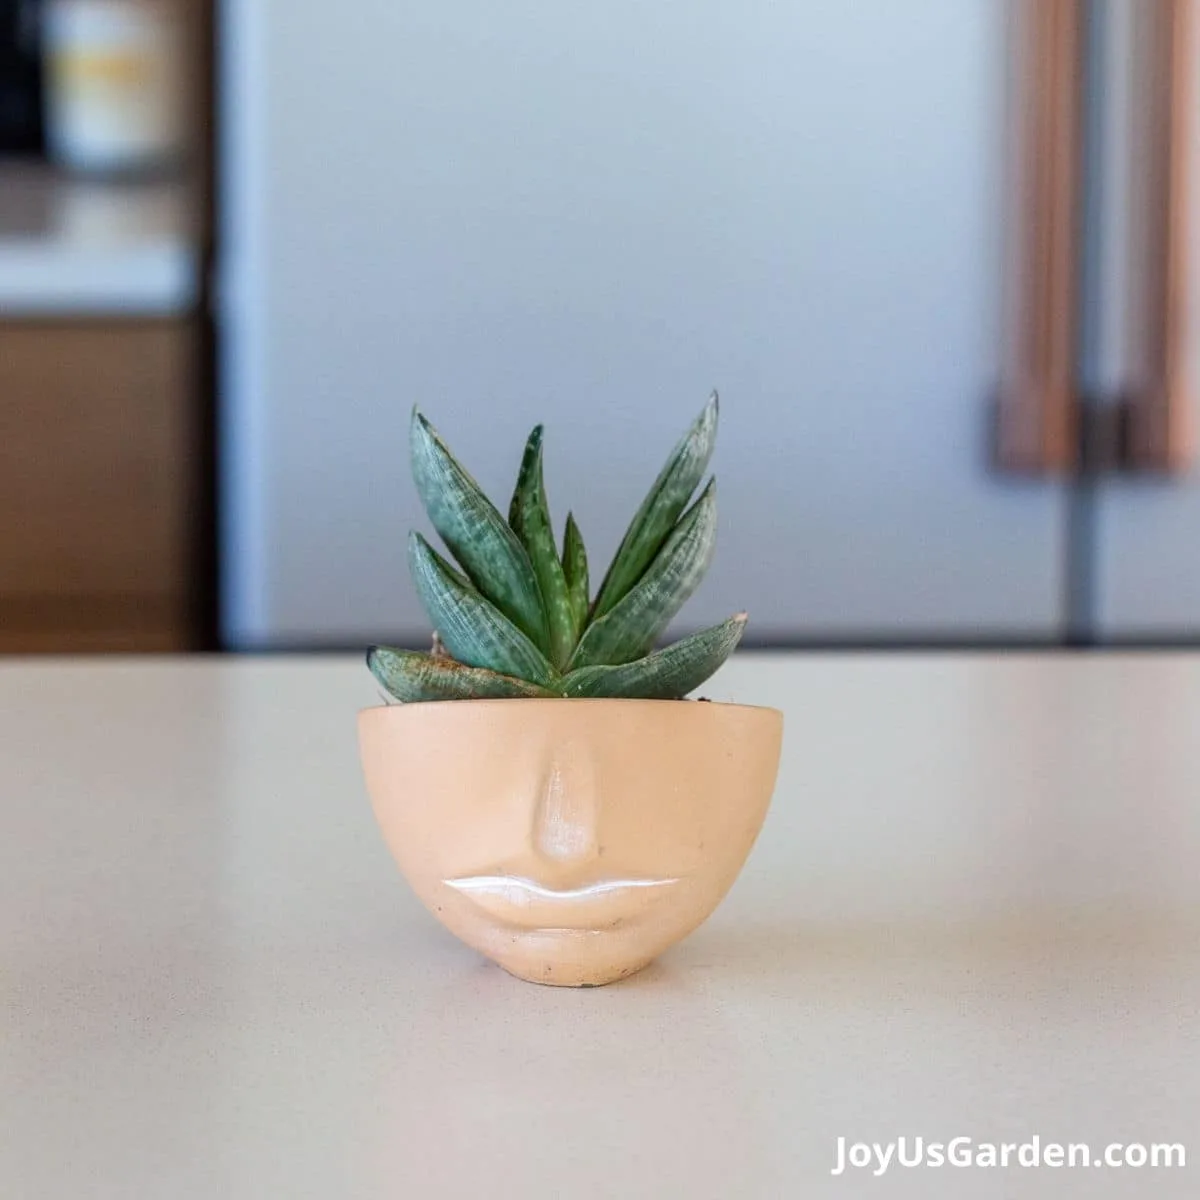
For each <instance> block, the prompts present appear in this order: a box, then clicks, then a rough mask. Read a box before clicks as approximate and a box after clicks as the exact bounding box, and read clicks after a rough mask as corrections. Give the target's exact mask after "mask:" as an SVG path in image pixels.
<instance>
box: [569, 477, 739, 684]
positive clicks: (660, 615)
mask: <svg viewBox="0 0 1200 1200" xmlns="http://www.w3.org/2000/svg"><path fill="white" fill-rule="evenodd" d="M716 537H717V493H716V480H710V481H709V484H708V487H707V488H705V489H704V493H703V494H702V495H701V497H700V499H699V500H697V501H696V503H695V504H693V505H692V507H691V508H690V509H689V510H688V511H687V512H686V513H685V514H684V516H683V518H682V519H681V520H680V522H679V524H678V525H677V526H676V527H675V529H674V530H673V531H672V533H671V536H670V537H668V538H667V541H666V543H665V545H664V546H663V547H662V549H661V550H660V551H659V552H658V554H657V556H656V557H655V559H654V561H653V562H652V563H651V564H650V567H649V568H648V569H647V570H646V572H645V574H643V576H642V578H641V579H640V580H639V581H638V582H637V583H636V584H635V585H634V587H633V589H632V590H631V591H630V592H628V593H627V594H626V596H625V598H624V599H623V600H622V601H621V602H620V603H619V604H618V605H617V606H616V607H615V608H613V609H612V610H611V611H610V612H609V613H608V614H607V615H606V616H603V617H601V618H600V619H599V620H598V621H593V622H592V624H591V625H589V626H588V629H587V632H586V633H584V635H583V637H582V638H581V639H580V642H579V646H578V648H577V649H576V651H575V654H574V657H573V658H572V659H571V664H570V666H571V668H572V669H574V668H575V667H587V666H592V665H594V664H598V663H609V664H616V663H626V662H632V661H633V660H634V659H635V658H641V657H642V655H644V654H646V653H647V652H648V651H649V650H650V649H651V648H652V647H653V645H654V642H655V640H656V639H657V638H658V636H659V634H661V633H662V632H663V630H664V629H666V627H667V626H668V625H669V624H670V622H671V618H672V617H674V616H675V614H676V613H677V612H678V611H679V610H680V608H682V607H683V605H684V603H685V602H686V601H687V599H688V597H689V596H691V594H692V593H693V592H694V591H695V590H696V587H697V585H698V584H699V582H700V580H701V579H702V578H703V576H704V572H705V571H707V570H708V567H709V564H710V563H711V562H712V556H713V550H714V548H715V545H716Z"/></svg>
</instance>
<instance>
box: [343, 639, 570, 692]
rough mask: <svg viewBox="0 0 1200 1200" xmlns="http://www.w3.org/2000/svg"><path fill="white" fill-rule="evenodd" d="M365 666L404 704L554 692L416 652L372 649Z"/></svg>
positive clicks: (388, 647)
mask: <svg viewBox="0 0 1200 1200" xmlns="http://www.w3.org/2000/svg"><path fill="white" fill-rule="evenodd" d="M367 666H368V667H369V668H370V669H371V674H372V675H374V676H375V678H376V679H377V680H378V681H379V683H380V685H381V686H382V687H383V689H384V690H385V691H386V692H387V693H388V694H389V695H390V696H392V697H393V698H394V699H396V700H399V701H401V702H402V703H405V704H412V703H417V702H420V701H430V700H507V699H514V698H523V697H536V696H551V695H554V693H553V692H549V691H547V690H546V689H545V688H542V687H538V685H537V684H535V683H529V682H528V681H527V680H524V679H514V678H513V677H512V676H511V675H500V674H497V673H496V672H495V671H488V670H485V669H484V668H482V667H468V666H464V665H463V664H462V663H460V662H456V661H455V660H454V659H450V658H435V657H433V656H432V655H430V654H424V653H419V652H418V651H416V650H398V649H395V648H393V647H391V646H372V647H371V649H370V650H368V651H367Z"/></svg>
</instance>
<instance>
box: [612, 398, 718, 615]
mask: <svg viewBox="0 0 1200 1200" xmlns="http://www.w3.org/2000/svg"><path fill="white" fill-rule="evenodd" d="M718 413H719V401H718V398H717V393H716V392H713V394H712V396H711V397H710V398H709V401H708V403H707V404H706V405H705V406H704V411H703V412H701V414H700V415H699V416H698V417H697V418H696V420H695V421H694V422H693V424H692V427H691V428H690V429H689V430H688V431H687V433H686V434H685V435H684V436H683V439H682V440H681V441H680V442H679V444H678V445H677V446H676V447H675V449H674V450H673V451H672V452H671V457H670V458H669V459H667V463H666V465H665V466H664V467H663V469H662V471H661V472H660V473H659V476H658V478H657V479H656V480H655V481H654V486H653V487H652V488H651V489H650V493H649V495H648V496H647V497H646V499H645V500H643V501H642V506H641V508H639V509H638V511H637V513H636V514H635V516H634V518H633V520H632V522H631V523H630V525H629V529H628V531H627V532H626V534H625V537H624V539H623V540H622V542H621V545H620V546H619V547H618V549H617V553H616V554H615V555H614V557H613V561H612V565H611V566H610V567H609V568H608V573H607V574H606V575H605V577H604V582H603V583H602V584H601V585H600V591H599V592H598V593H597V595H596V602H595V604H594V605H593V607H592V620H593V621H595V620H598V619H599V618H600V617H603V616H604V615H605V614H606V613H608V612H609V611H611V610H612V609H613V608H615V607H616V605H617V604H619V603H620V601H621V600H622V599H623V598H624V597H625V595H626V594H627V593H628V592H629V589H630V588H632V587H633V586H634V584H636V583H637V582H638V580H639V579H641V577H642V574H643V572H645V570H646V569H647V568H648V567H649V565H650V563H651V562H652V561H653V560H654V556H655V555H656V554H657V553H658V551H659V550H660V549H661V547H662V545H663V543H664V542H665V541H666V539H667V537H668V536H669V535H670V533H671V530H672V529H673V528H674V526H675V522H676V521H678V520H679V514H680V513H682V512H683V510H684V509H685V508H686V507H687V503H688V501H689V500H690V499H691V497H692V493H693V492H694V491H695V490H696V487H697V486H698V485H699V483H700V480H701V479H703V478H704V472H705V471H706V470H707V469H708V463H709V460H710V459H711V458H712V452H713V446H714V445H715V443H716V439H717V417H718Z"/></svg>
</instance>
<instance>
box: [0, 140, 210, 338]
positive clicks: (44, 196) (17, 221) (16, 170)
mask: <svg viewBox="0 0 1200 1200" xmlns="http://www.w3.org/2000/svg"><path fill="white" fill-rule="evenodd" d="M193 191H194V189H193V188H192V187H191V186H190V185H189V183H188V182H187V181H185V180H162V181H145V182H140V181H139V182H117V181H113V182H109V181H97V180H84V179H76V178H72V177H68V176H64V175H62V174H60V173H58V172H56V171H54V170H52V169H51V168H49V167H42V166H37V165H28V164H23V163H4V164H0V320H4V319H13V320H20V319H26V318H41V319H45V318H56V317H64V318H73V319H74V318H80V317H173V316H184V315H187V314H189V313H191V312H192V311H193V310H194V309H195V306H196V304H197V301H198V297H199V294H200V241H199V237H198V236H197V232H196V223H195V221H194V219H193V216H192V207H193V200H192V193H193Z"/></svg>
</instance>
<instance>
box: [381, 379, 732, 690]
mask: <svg viewBox="0 0 1200 1200" xmlns="http://www.w3.org/2000/svg"><path fill="white" fill-rule="evenodd" d="M717 410H718V402H717V396H716V393H714V394H713V396H712V397H711V398H710V400H709V402H708V404H707V405H706V406H705V408H704V411H703V412H701V413H700V415H699V416H698V417H697V418H696V420H695V422H694V423H693V425H692V427H691V428H690V429H689V430H688V431H687V433H686V434H685V435H684V437H683V439H682V440H681V441H680V442H679V444H678V445H677V446H676V447H675V449H674V451H673V452H672V454H671V457H670V458H669V459H668V460H667V463H666V465H665V466H664V467H663V469H662V471H661V472H660V474H659V476H658V478H657V479H656V480H655V482H654V486H653V487H652V488H651V489H650V492H649V494H648V495H647V496H646V499H645V500H644V501H643V502H642V506H641V508H639V509H638V511H637V513H636V514H635V516H634V518H633V521H632V522H631V524H630V526H629V529H628V531H627V532H626V534H625V537H624V540H623V541H622V542H621V545H620V547H619V548H618V550H617V553H616V555H615V557H614V558H613V561H612V565H611V566H610V567H609V569H608V573H607V574H606V575H605V577H604V580H603V582H602V583H601V585H600V589H599V591H598V592H597V594H596V597H595V599H594V600H593V599H589V591H588V561H587V552H586V550H585V549H584V544H583V537H582V535H581V534H580V532H579V527H578V526H577V525H576V524H575V518H574V516H573V515H572V514H568V515H567V520H566V527H565V531H564V535H563V547H562V553H561V555H560V553H559V550H558V547H557V544H556V541H555V536H554V528H553V526H552V524H551V521H550V511H549V506H548V504H547V500H546V487H545V482H544V479H543V469H542V426H540V425H539V426H538V427H537V428H536V429H534V431H533V432H532V433H531V434H530V435H529V440H528V441H527V442H526V444H525V453H524V455H523V457H522V459H521V469H520V472H519V473H518V476H517V485H516V490H515V491H514V493H513V498H512V503H511V505H510V506H509V512H508V520H507V521H506V520H505V519H504V517H503V516H501V514H500V513H499V511H498V510H497V509H496V507H495V506H494V505H493V504H492V503H491V501H490V500H488V498H487V497H486V496H485V495H484V494H483V492H482V491H481V490H480V488H479V485H478V484H477V483H476V482H475V481H474V480H473V479H472V478H471V476H470V475H469V474H468V473H467V472H466V471H465V470H464V469H463V467H462V466H461V465H460V464H459V463H458V461H457V460H456V459H455V457H454V456H453V455H452V454H451V453H450V450H449V449H448V448H447V446H446V444H445V442H443V441H442V439H441V438H440V437H439V436H438V434H437V432H436V431H435V430H434V428H433V426H431V425H430V424H429V422H428V421H427V420H426V419H425V417H424V416H423V415H422V414H421V413H420V412H419V411H417V410H415V409H414V411H413V417H412V426H411V432H410V441H411V452H412V468H413V477H414V479H415V480H416V485H417V490H418V492H419V493H420V497H421V502H422V504H424V506H425V511H426V512H427V514H428V515H429V519H430V521H431V522H432V524H433V527H434V529H436V530H437V532H438V534H439V536H440V537H441V539H442V541H443V542H444V543H445V544H446V546H447V548H448V549H449V550H450V552H451V554H452V555H453V556H454V558H455V559H456V560H457V562H458V564H459V566H460V567H461V568H462V570H461V571H458V570H455V568H454V567H453V566H451V565H450V563H448V562H447V561H446V560H445V559H444V558H443V557H442V556H441V555H440V554H439V553H438V552H437V551H436V550H435V549H434V548H433V547H432V546H431V545H430V544H429V543H428V541H426V540H425V538H424V537H422V536H421V534H419V533H416V532H413V533H411V534H410V535H409V543H408V559H409V568H410V570H411V572H412V577H413V581H414V583H415V584H416V587H417V592H418V594H419V595H420V598H421V602H422V604H423V605H424V607H425V611H426V612H427V613H428V614H429V619H430V621H431V622H432V623H433V627H434V629H435V630H436V633H437V639H438V641H440V646H437V645H436V644H435V650H434V652H432V653H420V652H417V651H413V650H399V649H395V648H393V647H389V646H373V647H372V648H371V649H370V650H369V651H368V653H367V665H368V666H369V667H370V669H371V672H372V674H373V675H374V676H375V678H376V679H377V680H378V681H379V683H380V684H382V686H383V687H384V688H385V689H386V690H387V691H388V692H389V693H390V694H391V695H392V696H393V697H395V698H396V699H397V700H400V701H422V700H472V699H501V698H509V697H512V698H516V697H553V696H558V697H626V698H640V699H651V700H668V699H679V698H681V697H683V696H686V695H687V694H688V693H689V692H691V691H692V690H693V689H694V688H697V687H699V686H700V684H701V683H703V682H704V681H705V680H706V679H707V678H708V677H709V676H710V675H712V674H713V672H714V671H716V670H717V668H718V667H720V666H721V664H722V663H723V662H724V661H725V660H726V659H727V658H728V657H729V655H730V654H732V653H733V650H734V648H735V647H736V646H737V644H738V642H739V641H740V640H741V637H742V632H743V630H744V628H745V624H746V614H745V613H739V614H738V615H737V616H734V617H731V618H730V619H729V620H728V621H726V622H725V623H724V624H722V625H716V626H714V627H713V628H711V629H706V630H704V631H703V632H701V633H697V634H695V635H693V636H692V637H688V638H684V639H683V640H682V641H679V642H676V643H674V644H673V645H671V646H668V647H666V648H665V649H663V650H658V651H655V650H654V649H653V647H654V643H655V642H656V640H657V639H658V638H659V636H660V635H661V634H662V633H663V631H664V630H665V629H666V627H667V625H668V624H669V623H670V621H671V620H672V618H673V617H674V616H675V614H676V613H677V612H678V611H679V609H680V608H681V607H682V606H683V604H684V603H685V601H686V600H687V599H688V597H689V596H691V594H692V593H693V592H694V591H695V589H696V586H697V585H698V584H699V582H700V580H701V578H702V577H703V575H704V573H705V571H707V569H708V566H709V564H710V562H711V561H712V554H713V548H714V543H715V540H716V517H717V508H716V486H715V480H712V479H710V480H709V482H708V484H707V486H706V487H705V488H704V490H703V491H702V492H701V494H700V497H699V499H697V500H696V501H695V503H693V504H691V506H690V507H689V501H690V500H691V498H692V495H693V494H694V493H695V491H696V488H697V487H698V486H699V484H700V481H701V479H702V478H703V476H704V472H705V471H706V470H707V468H708V463H709V459H710V458H711V457H712V451H713V444H714V442H715V440H716V434H717ZM442 647H444V649H442Z"/></svg>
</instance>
